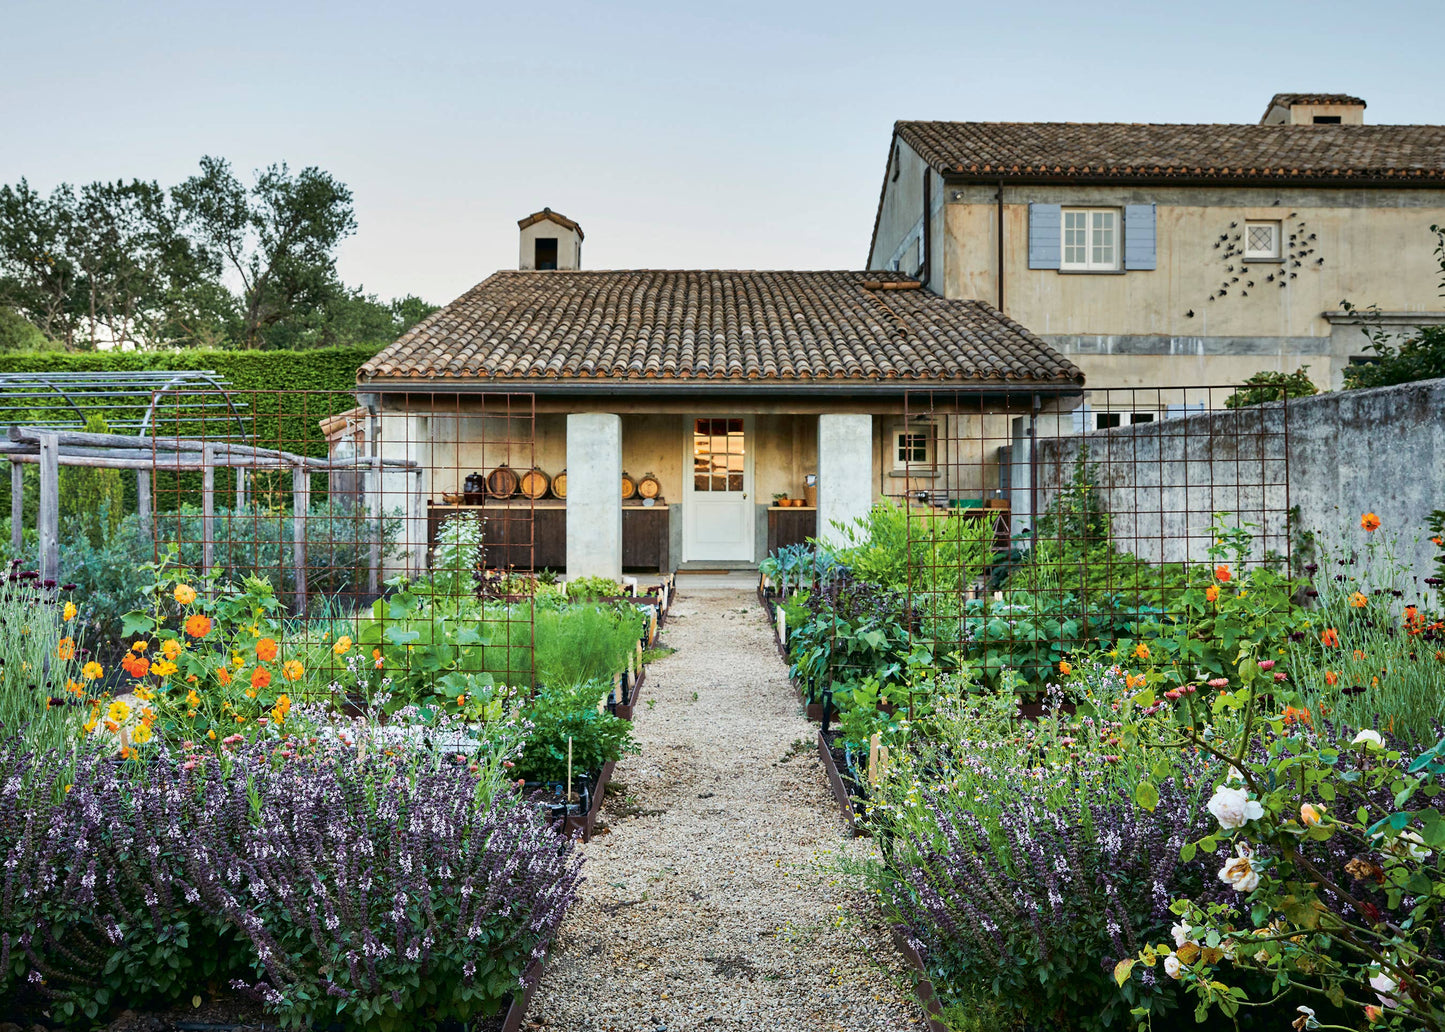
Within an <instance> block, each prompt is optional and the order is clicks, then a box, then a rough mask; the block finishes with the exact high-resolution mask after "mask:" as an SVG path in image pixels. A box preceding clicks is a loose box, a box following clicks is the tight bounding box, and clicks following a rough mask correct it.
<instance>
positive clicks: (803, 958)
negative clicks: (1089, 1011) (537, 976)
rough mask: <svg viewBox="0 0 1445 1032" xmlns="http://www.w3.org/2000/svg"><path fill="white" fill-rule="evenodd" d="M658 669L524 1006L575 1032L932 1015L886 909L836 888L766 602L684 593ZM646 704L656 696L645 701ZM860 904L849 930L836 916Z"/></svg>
mask: <svg viewBox="0 0 1445 1032" xmlns="http://www.w3.org/2000/svg"><path fill="white" fill-rule="evenodd" d="M680 580H681V581H682V583H681V584H680V585H679V586H680V588H681V589H682V591H683V592H686V594H682V595H681V596H680V597H679V598H678V600H677V601H676V603H675V604H674V606H673V609H672V613H671V615H670V616H669V619H668V624H667V628H666V634H665V637H664V642H663V643H664V644H666V645H668V646H671V647H672V648H675V649H676V650H677V651H676V652H675V653H674V654H672V655H670V656H667V657H665V658H663V659H660V660H658V661H656V662H654V663H653V664H651V665H650V666H649V667H648V673H647V681H646V682H645V683H644V685H643V689H642V698H643V705H641V706H640V707H639V710H638V714H637V728H636V735H637V738H638V740H639V743H640V744H641V746H642V750H643V751H642V755H640V756H631V757H627V758H625V759H624V760H623V761H622V762H621V763H619V764H618V766H617V769H616V773H615V774H614V775H613V781H614V784H617V783H619V782H620V783H622V784H623V785H625V786H626V794H625V797H624V798H620V799H613V797H612V789H611V788H609V790H608V796H609V802H608V804H607V810H606V811H605V818H606V822H607V825H608V830H607V832H606V833H605V834H601V835H598V836H595V837H594V838H593V840H592V842H591V843H589V844H588V845H586V846H584V847H583V850H584V852H585V854H586V857H587V860H586V863H585V865H584V867H583V873H584V874H585V875H586V882H585V883H584V885H583V887H582V897H581V900H580V901H579V902H578V904H577V906H576V908H575V909H574V910H573V911H572V913H571V914H569V915H568V918H567V921H566V923H565V925H564V926H563V928H562V932H561V935H560V936H559V938H558V941H557V944H556V945H555V946H554V948H553V952H552V955H551V958H550V959H549V961H548V964H547V974H546V976H545V978H544V979H543V981H542V984H541V986H539V988H538V990H537V993H536V995H535V996H534V997H533V1002H532V1007H531V1010H530V1011H529V1013H528V1023H529V1024H530V1025H531V1027H532V1028H545V1029H556V1030H563V1029H566V1030H577V1032H659V1030H663V1029H665V1030H666V1032H686V1030H692V1029H701V1030H709V1032H723V1030H727V1032H734V1030H738V1032H740V1030H749V1032H753V1030H758V1032H762V1030H766V1032H793V1030H797V1032H805V1030H806V1032H830V1030H840V1032H855V1030H857V1032H862V1030H868V1032H873V1030H884V1029H887V1030H893V1029H916V1028H921V1027H922V1023H921V1021H920V1020H919V1015H918V1010H917V1006H916V1005H915V1004H913V1003H911V1002H909V994H908V993H907V991H906V990H904V989H902V988H899V986H900V985H901V984H902V982H903V976H902V974H901V970H902V969H901V964H900V961H899V960H898V957H897V954H896V952H895V950H894V948H893V946H892V943H891V942H890V941H889V939H888V936H887V932H886V930H885V929H884V928H883V927H882V923H881V920H880V919H879V918H878V917H877V916H876V913H874V914H873V916H872V917H869V918H866V919H859V918H858V917H856V916H852V915H853V914H855V913H856V911H857V909H858V908H857V907H855V906H853V904H854V903H855V902H856V900H857V898H856V896H854V895H853V894H851V893H849V892H846V891H844V890H843V889H841V888H840V887H837V886H833V885H830V884H829V881H830V875H829V873H828V870H827V866H826V865H827V857H826V856H825V855H824V854H825V853H827V852H836V851H838V850H841V849H848V850H850V851H852V850H856V851H859V852H860V853H861V852H862V851H864V850H867V849H868V848H870V844H869V843H868V842H867V841H866V840H861V839H860V840H852V839H848V838H846V837H845V836H846V831H845V826H844V824H843V821H842V819H841V818H840V817H839V815H838V811H837V808H836V806H835V805H834V803H833V800H832V796H831V795H830V794H829V792H828V787H827V782H826V779H825V776H824V774H823V771H822V769H821V768H820V766H819V762H818V758H817V749H816V745H815V743H816V731H815V729H814V728H813V726H812V725H810V724H808V723H807V722H806V721H805V720H804V719H803V717H802V715H801V714H800V712H799V707H798V705H797V700H796V697H795V696H794V694H793V692H792V689H791V687H790V686H789V684H788V680H787V677H786V671H785V670H784V667H783V665H782V663H781V662H780V661H779V659H778V655H777V652H776V650H775V649H774V647H773V641H772V637H771V635H770V632H769V629H768V625H767V621H766V618H765V617H764V616H763V613H762V610H761V609H760V608H759V606H758V603H757V599H756V596H755V595H753V594H752V593H751V592H746V591H740V590H737V589H736V588H725V589H716V590H690V589H689V588H688V585H687V581H686V579H683V578H680ZM648 700H655V705H652V706H648V705H647V701H648ZM843 911H847V912H848V913H849V914H850V916H849V918H848V919H847V920H846V921H844V922H843V923H842V927H840V926H839V917H840V913H841V912H843ZM864 924H866V926H864V927H860V925H864Z"/></svg>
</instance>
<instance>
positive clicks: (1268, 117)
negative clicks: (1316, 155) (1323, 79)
mask: <svg viewBox="0 0 1445 1032" xmlns="http://www.w3.org/2000/svg"><path fill="white" fill-rule="evenodd" d="M1364 122H1365V102H1364V101H1363V100H1361V99H1360V98H1359V97H1351V96H1350V95H1349V94H1346V93H1276V94H1275V95H1274V97H1273V98H1272V99H1271V100H1270V102H1269V107H1267V108H1265V110H1264V117H1263V118H1261V119H1260V120H1259V124H1260V125H1363V124H1364Z"/></svg>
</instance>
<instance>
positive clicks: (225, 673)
mask: <svg viewBox="0 0 1445 1032" xmlns="http://www.w3.org/2000/svg"><path fill="white" fill-rule="evenodd" d="M216 678H217V680H219V681H220V682H221V684H222V685H223V686H224V685H228V684H230V683H231V671H229V670H227V669H226V668H225V667H224V666H221V667H217V668H216Z"/></svg>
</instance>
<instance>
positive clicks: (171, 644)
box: [161, 638, 182, 659]
mask: <svg viewBox="0 0 1445 1032" xmlns="http://www.w3.org/2000/svg"><path fill="white" fill-rule="evenodd" d="M181 648H182V646H181V643H180V640H179V639H177V638H167V639H166V640H165V641H163V642H161V655H163V656H165V657H166V659H175V658H176V657H177V656H179V655H180V654H181Z"/></svg>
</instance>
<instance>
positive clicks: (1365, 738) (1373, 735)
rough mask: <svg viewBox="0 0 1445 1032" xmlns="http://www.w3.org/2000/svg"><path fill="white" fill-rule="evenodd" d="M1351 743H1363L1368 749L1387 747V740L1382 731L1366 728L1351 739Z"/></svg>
mask: <svg viewBox="0 0 1445 1032" xmlns="http://www.w3.org/2000/svg"><path fill="white" fill-rule="evenodd" d="M1350 744H1351V745H1363V746H1365V747H1366V748H1367V749H1383V748H1384V747H1385V740H1384V739H1383V738H1381V737H1380V732H1378V731H1372V730H1370V729H1369V728H1366V729H1365V730H1363V731H1361V732H1360V733H1359V734H1357V735H1355V737H1354V738H1352V739H1350Z"/></svg>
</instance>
